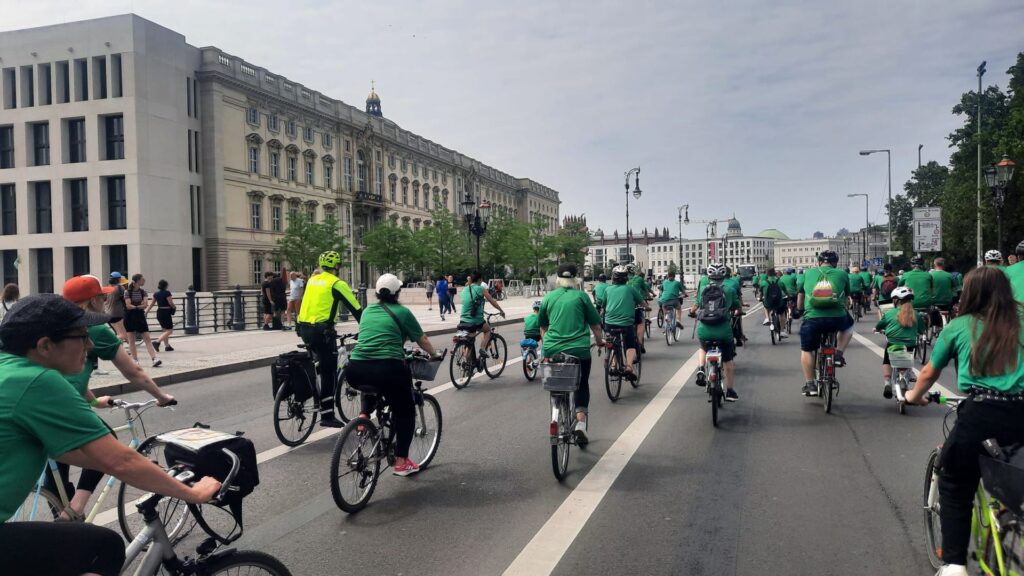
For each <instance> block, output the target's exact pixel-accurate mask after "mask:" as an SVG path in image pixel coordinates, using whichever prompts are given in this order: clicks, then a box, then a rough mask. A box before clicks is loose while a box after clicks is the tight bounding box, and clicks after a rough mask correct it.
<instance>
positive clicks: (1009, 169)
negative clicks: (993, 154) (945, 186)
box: [985, 154, 1016, 252]
mask: <svg viewBox="0 0 1024 576" xmlns="http://www.w3.org/2000/svg"><path fill="white" fill-rule="evenodd" d="M1014 168H1016V164H1014V163H1013V160H1010V158H1009V157H1008V156H1006V155H1005V154H1004V155H1003V159H1002V160H1000V161H999V162H997V163H995V164H993V165H991V166H989V167H988V168H986V169H985V181H986V183H987V184H988V189H989V191H990V192H991V193H992V205H993V206H995V209H996V221H997V222H998V223H999V225H998V236H997V237H996V248H997V249H998V250H999V251H1000V252H1002V251H1003V206H1004V205H1005V204H1006V188H1007V187H1008V186H1009V185H1010V180H1013V171H1014Z"/></svg>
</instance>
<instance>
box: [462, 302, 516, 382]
mask: <svg viewBox="0 0 1024 576" xmlns="http://www.w3.org/2000/svg"><path fill="white" fill-rule="evenodd" d="M484 316H485V318H484V322H485V323H486V324H487V325H488V326H490V327H491V338H490V340H489V341H488V342H487V349H486V350H485V352H486V353H487V357H486V358H480V357H478V356H477V353H476V337H477V332H475V331H474V332H470V331H467V330H459V331H458V332H456V333H455V336H453V337H452V342H453V343H454V344H455V347H454V348H452V357H451V360H450V363H449V364H448V375H449V376H451V379H452V385H454V386H455V387H456V388H457V389H459V390H461V389H463V388H465V387H466V386H469V381H470V380H472V379H473V374H474V373H475V372H485V373H486V374H487V376H489V377H490V378H491V379H492V380H493V379H494V378H497V377H498V376H500V375H501V373H502V372H503V371H504V370H505V363H506V362H507V361H508V345H507V344H505V339H504V338H502V336H501V334H498V331H497V327H496V326H495V325H494V324H491V318H494V317H495V316H503V314H501V313H496V312H485V313H484ZM499 358H500V359H501V364H500V365H499V364H498V359H499Z"/></svg>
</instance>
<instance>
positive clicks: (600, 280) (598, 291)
mask: <svg viewBox="0 0 1024 576" xmlns="http://www.w3.org/2000/svg"><path fill="white" fill-rule="evenodd" d="M607 289H608V276H605V275H604V274H601V275H600V276H598V277H597V283H595V284H594V289H593V291H592V292H591V295H592V296H593V297H594V305H597V301H598V300H600V299H601V297H602V296H604V291H605V290H607ZM597 311H598V312H600V311H601V308H600V307H598V309H597Z"/></svg>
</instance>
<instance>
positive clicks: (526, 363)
mask: <svg viewBox="0 0 1024 576" xmlns="http://www.w3.org/2000/svg"><path fill="white" fill-rule="evenodd" d="M523 374H524V375H526V379H527V380H529V381H531V382H532V381H533V379H534V378H536V377H537V351H536V350H533V349H531V350H527V351H526V357H525V358H523Z"/></svg>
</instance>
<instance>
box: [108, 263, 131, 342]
mask: <svg viewBox="0 0 1024 576" xmlns="http://www.w3.org/2000/svg"><path fill="white" fill-rule="evenodd" d="M107 284H109V285H110V286H113V287H114V290H112V291H111V292H110V293H109V294H107V303H106V305H105V307H104V312H105V313H106V315H107V316H110V327H111V328H113V329H114V332H116V333H117V336H118V338H120V339H121V341H122V342H128V334H127V332H125V329H124V316H125V308H124V287H125V286H126V285H127V284H128V279H127V278H125V277H124V276H122V275H121V273H120V272H118V271H116V270H115V271H113V272H111V273H110V279H109V280H107Z"/></svg>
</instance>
